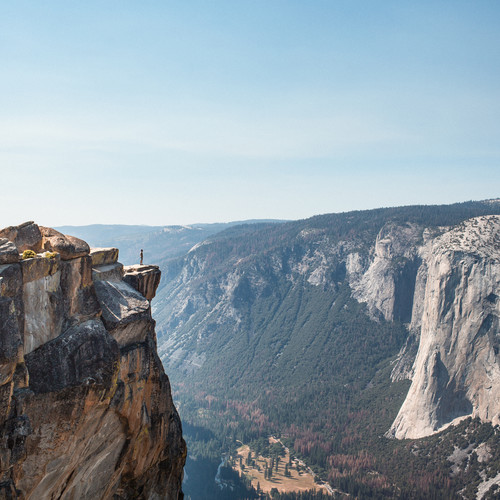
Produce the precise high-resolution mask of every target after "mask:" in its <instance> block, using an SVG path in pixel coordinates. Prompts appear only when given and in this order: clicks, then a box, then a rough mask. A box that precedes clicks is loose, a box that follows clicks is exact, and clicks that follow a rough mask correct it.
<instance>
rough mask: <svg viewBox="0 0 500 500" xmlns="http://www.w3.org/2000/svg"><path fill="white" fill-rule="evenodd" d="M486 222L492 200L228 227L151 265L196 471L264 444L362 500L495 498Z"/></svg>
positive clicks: (494, 263) (497, 257) (495, 212)
mask: <svg viewBox="0 0 500 500" xmlns="http://www.w3.org/2000/svg"><path fill="white" fill-rule="evenodd" d="M499 214H500V202H499V200H490V201H484V202H467V203H460V204H455V205H447V206H412V207H398V208H384V209H378V210H369V211H358V212H348V213H343V214H331V215H321V216H316V217H312V218H310V219H307V220H300V221H294V222H286V223H281V224H270V223H262V224H255V225H252V224H250V225H244V226H241V225H240V226H233V227H231V228H229V229H227V230H225V231H223V232H219V233H217V234H215V235H213V236H211V237H209V238H208V239H206V240H204V241H203V242H200V243H199V244H198V245H197V246H196V247H195V248H193V249H191V250H190V251H189V252H188V253H187V254H185V255H184V256H182V257H179V258H177V259H168V260H167V259H166V260H164V261H163V262H159V263H160V267H161V268H162V272H163V275H164V285H163V288H161V289H160V290H159V292H158V295H157V298H156V299H155V303H154V306H153V307H154V311H155V318H156V319H157V332H158V346H159V353H160V357H161V359H162V361H163V363H164V366H165V367H166V369H167V371H168V373H169V375H170V378H171V380H172V384H173V388H174V397H175V398H176V400H178V401H179V403H180V411H181V414H182V417H183V420H184V421H185V422H186V424H187V427H186V429H187V439H188V445H189V449H190V455H191V457H192V458H193V459H197V460H195V461H194V462H196V463H198V465H199V464H201V463H202V461H203V460H213V461H214V462H217V461H218V459H219V456H220V453H222V452H229V453H231V452H233V451H234V448H235V446H236V440H240V441H242V442H243V443H250V442H252V440H255V439H257V438H259V437H260V436H267V435H270V434H273V435H278V436H281V440H282V442H284V443H286V444H287V445H288V446H290V447H291V448H293V450H294V453H295V454H296V456H298V457H302V458H304V459H305V461H306V463H308V464H309V465H311V466H312V467H313V469H314V470H315V471H316V472H317V473H318V474H319V476H320V477H321V478H322V479H325V480H328V481H329V482H330V484H331V485H332V486H333V487H335V488H337V489H338V490H340V491H343V492H346V493H350V494H353V495H358V497H360V498H388V497H394V498H429V497H431V496H432V497H433V498H455V497H456V495H457V492H458V491H462V495H463V496H465V497H466V498H476V495H480V496H483V495H484V498H489V497H488V495H490V497H491V495H493V494H494V491H495V488H496V486H495V484H500V437H499V430H498V424H499V423H500V397H499V394H500V355H499V349H500V333H499V316H500V299H499V295H500V293H499V282H500V217H499ZM417 353H418V354H417ZM450 424H456V425H453V426H451V427H448V426H449V425H450ZM447 427H448V428H447ZM445 429H446V430H445ZM437 432H440V434H438V435H435V433H437ZM392 437H395V438H398V439H391V438H392ZM417 438H425V439H418V440H416V439H417ZM194 462H193V463H194ZM193 467H194V465H193ZM193 470H194V469H193ZM188 475H189V474H188ZM191 481H195V479H193V478H192V477H189V478H188V482H187V483H186V490H187V491H188V490H189V488H188V485H189V484H190V482H191ZM248 494H249V495H250V493H248ZM228 495H229V493H228ZM193 498H194V497H193ZM227 498H230V496H228V497H227Z"/></svg>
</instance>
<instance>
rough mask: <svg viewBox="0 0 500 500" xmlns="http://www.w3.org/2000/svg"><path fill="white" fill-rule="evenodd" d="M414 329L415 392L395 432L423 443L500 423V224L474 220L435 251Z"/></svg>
mask: <svg viewBox="0 0 500 500" xmlns="http://www.w3.org/2000/svg"><path fill="white" fill-rule="evenodd" d="M423 254H425V259H426V263H425V272H423V273H422V281H424V280H425V287H422V286H419V287H418V289H419V293H416V294H415V304H414V308H413V314H414V318H413V320H412V324H413V325H414V326H415V328H419V329H420V344H419V349H418V354H417V357H416V359H415V363H414V366H413V377H412V385H411V387H410V390H409V392H408V395H407V397H406V400H405V402H404V404H403V406H402V407H401V409H400V411H399V414H398V416H397V418H396V420H395V422H394V424H393V425H392V427H391V430H390V433H389V434H390V435H393V436H395V437H397V438H418V437H423V436H426V435H429V434H431V433H433V432H436V431H438V430H440V429H442V428H444V427H445V426H447V425H449V424H450V423H452V422H454V421H456V420H457V419H460V418H463V417H465V416H469V415H471V416H478V417H480V418H481V419H482V420H485V421H491V422H492V423H493V424H498V423H500V356H499V347H500V332H499V317H500V298H499V296H498V294H499V285H500V218H499V217H498V216H485V217H478V218H475V219H471V220H469V221H467V222H465V223H463V224H461V225H460V226H458V227H456V228H454V229H452V230H451V231H449V232H447V233H445V234H443V235H442V236H441V237H438V238H437V239H435V240H434V241H431V242H429V243H428V244H427V248H425V249H424V250H423Z"/></svg>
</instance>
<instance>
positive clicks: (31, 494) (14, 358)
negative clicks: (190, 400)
mask: <svg viewBox="0 0 500 500" xmlns="http://www.w3.org/2000/svg"><path fill="white" fill-rule="evenodd" d="M23 252H24V253H23ZM117 259H118V251H117V249H114V248H108V249H90V248H89V246H88V245H87V243H85V242H84V241H82V240H80V239H78V238H74V237H71V236H66V235H63V234H61V233H59V232H57V231H55V230H53V229H50V228H45V227H39V226H37V225H36V224H34V223H32V222H29V223H25V224H22V225H20V226H17V227H9V228H6V229H3V230H1V231H0V339H1V344H0V443H1V444H0V474H1V476H0V498H32V499H37V500H38V499H49V498H50V499H52V498H68V499H69V498H75V499H76V498H78V499H82V498H83V499H98V498H102V499H105V498H114V499H120V498H121V499H125V498H141V499H160V498H169V499H170V498H171V499H174V498H181V497H182V492H181V482H182V474H183V472H182V471H183V466H184V461H185V457H186V447H185V443H184V440H183V439H182V430H181V423H180V419H179V416H178V414H177V411H176V409H175V407H174V405H173V402H172V398H171V393H170V384H169V381H168V378H167V376H166V375H165V373H164V371H163V368H162V365H161V362H160V360H159V358H158V355H157V352H156V334H155V321H154V320H153V319H152V316H151V308H150V300H151V298H152V297H154V295H155V291H156V288H157V286H158V283H159V280H160V272H159V270H158V268H157V267H156V266H128V267H124V266H122V264H120V263H119V262H118V261H117Z"/></svg>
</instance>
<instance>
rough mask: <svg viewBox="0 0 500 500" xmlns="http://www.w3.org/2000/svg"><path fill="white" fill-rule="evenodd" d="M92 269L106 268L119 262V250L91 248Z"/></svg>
mask: <svg viewBox="0 0 500 500" xmlns="http://www.w3.org/2000/svg"><path fill="white" fill-rule="evenodd" d="M90 256H91V257H92V267H97V266H106V265H108V264H114V263H115V262H117V261H118V248H91V249H90Z"/></svg>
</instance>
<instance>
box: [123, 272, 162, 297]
mask: <svg viewBox="0 0 500 500" xmlns="http://www.w3.org/2000/svg"><path fill="white" fill-rule="evenodd" d="M124 271H125V276H124V277H123V279H124V281H125V282H126V283H128V284H129V285H130V286H132V287H133V288H135V289H136V290H137V291H138V292H139V293H141V294H142V295H144V297H146V298H147V299H148V300H151V299H152V298H153V297H154V296H155V295H156V289H157V288H158V285H159V284H160V278H161V272H160V268H159V267H158V266H151V265H148V266H145V265H135V266H126V267H125V269H124Z"/></svg>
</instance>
